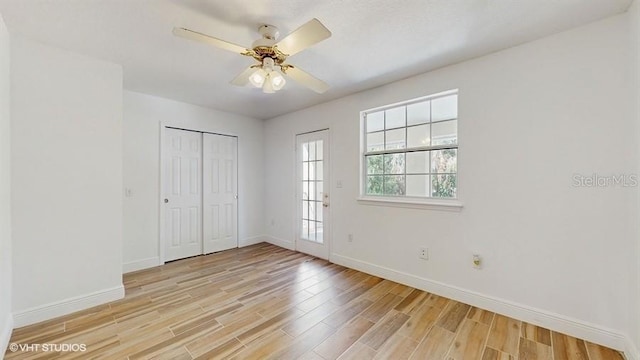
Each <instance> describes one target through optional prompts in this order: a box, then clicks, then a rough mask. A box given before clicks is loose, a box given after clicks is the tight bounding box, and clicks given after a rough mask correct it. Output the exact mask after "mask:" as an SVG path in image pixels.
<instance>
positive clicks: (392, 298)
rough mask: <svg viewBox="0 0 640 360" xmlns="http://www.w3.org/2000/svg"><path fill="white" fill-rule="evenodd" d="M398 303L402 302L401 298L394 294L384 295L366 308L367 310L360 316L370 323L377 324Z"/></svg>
mask: <svg viewBox="0 0 640 360" xmlns="http://www.w3.org/2000/svg"><path fill="white" fill-rule="evenodd" d="M400 301H402V298H401V297H400V296H397V295H394V294H386V295H385V296H383V297H381V298H379V299H378V300H376V301H375V302H374V303H373V304H372V305H371V306H370V307H369V308H367V310H365V311H364V312H363V313H362V315H361V316H362V317H363V318H365V319H368V320H370V321H372V322H377V321H378V320H380V319H381V318H382V317H383V316H384V315H385V314H387V313H388V312H389V311H390V310H391V309H393V308H394V307H395V306H396V304H398V303H399V302H400Z"/></svg>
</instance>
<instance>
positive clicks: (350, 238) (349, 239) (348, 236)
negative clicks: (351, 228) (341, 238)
mask: <svg viewBox="0 0 640 360" xmlns="http://www.w3.org/2000/svg"><path fill="white" fill-rule="evenodd" d="M347 241H348V242H353V234H349V235H347Z"/></svg>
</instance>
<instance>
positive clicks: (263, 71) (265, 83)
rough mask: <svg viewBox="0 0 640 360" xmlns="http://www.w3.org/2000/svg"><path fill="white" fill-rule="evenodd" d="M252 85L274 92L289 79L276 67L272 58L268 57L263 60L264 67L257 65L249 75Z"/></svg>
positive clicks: (265, 91)
mask: <svg viewBox="0 0 640 360" xmlns="http://www.w3.org/2000/svg"><path fill="white" fill-rule="evenodd" d="M249 82H250V83H251V85H253V86H255V87H257V88H262V92H264V93H267V94H272V93H274V92H276V91H278V90H280V89H282V88H283V87H284V85H285V84H286V83H287V81H286V80H285V79H284V77H283V76H282V75H281V74H280V73H279V72H278V71H277V70H276V69H275V68H274V61H273V59H272V58H269V57H266V58H264V60H263V61H262V67H260V66H256V67H255V71H254V72H253V73H252V74H251V75H250V76H249Z"/></svg>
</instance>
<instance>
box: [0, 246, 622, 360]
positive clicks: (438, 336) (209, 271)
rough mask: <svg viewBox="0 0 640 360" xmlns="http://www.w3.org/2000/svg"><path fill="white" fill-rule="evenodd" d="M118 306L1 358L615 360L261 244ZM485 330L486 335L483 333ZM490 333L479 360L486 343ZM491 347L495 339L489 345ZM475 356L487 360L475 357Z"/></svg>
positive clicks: (40, 328)
mask: <svg viewBox="0 0 640 360" xmlns="http://www.w3.org/2000/svg"><path fill="white" fill-rule="evenodd" d="M123 283H124V285H125V294H126V295H125V298H124V299H121V300H117V301H113V302H111V303H108V304H104V305H100V306H96V307H92V308H89V309H86V310H82V311H79V312H76V313H73V314H68V315H65V316H61V317H58V318H55V319H51V320H47V321H44V322H42V323H38V324H33V325H30V326H25V327H22V328H19V329H15V330H14V331H13V333H12V336H11V339H10V342H15V343H21V344H36V343H37V344H42V343H52V344H62V343H66V344H85V345H86V346H87V350H86V351H85V352H77V353H73V352H47V353H45V352H43V351H39V352H20V351H19V352H15V353H12V352H10V351H9V350H8V351H7V352H6V353H5V354H4V358H5V359H9V360H14V359H55V360H69V359H106V360H112V359H122V360H133V359H145V360H146V359H178V360H188V359H191V358H199V359H226V358H237V359H241V358H260V359H278V360H280V359H285V360H286V359H292V360H293V359H296V360H298V359H301V360H305V359H306V360H326V359H335V358H341V359H358V360H360V359H371V358H374V357H375V358H376V359H394V360H396V359H407V358H413V359H434V360H440V359H444V358H445V355H447V354H448V356H447V358H450V359H459V358H465V360H466V359H469V360H475V359H484V360H493V359H500V360H502V359H504V360H507V359H509V360H511V359H518V360H529V359H543V360H548V359H552V360H563V359H585V360H586V359H589V360H609V359H613V360H619V359H621V355H620V353H618V352H616V351H614V350H611V349H608V348H604V347H601V346H599V345H595V344H591V343H586V342H585V341H582V340H579V339H575V338H572V337H570V336H566V335H562V334H557V333H552V332H551V331H550V330H548V329H544V328H541V327H537V326H534V325H530V324H527V323H522V324H521V325H520V327H519V328H518V327H517V326H514V324H519V322H518V321H517V320H513V319H509V318H506V317H504V316H500V315H497V314H495V315H494V314H493V313H492V312H490V311H486V310H482V309H479V308H475V307H471V306H469V305H466V304H462V303H459V302H457V301H454V300H450V299H447V298H445V297H442V296H438V295H435V294H432V293H427V292H424V291H422V290H419V289H415V288H412V287H409V286H407V285H402V284H398V283H395V282H392V281H390V280H383V279H381V278H379V277H376V276H373V275H369V274H366V273H363V272H359V271H356V270H354V269H349V268H345V267H342V266H340V265H336V264H332V263H330V262H328V261H326V260H321V259H317V258H314V257H312V256H310V255H306V254H302V253H296V252H294V251H290V250H287V249H283V248H279V247H277V246H274V245H271V244H267V243H261V244H256V245H251V246H248V247H244V248H239V249H233V250H229V251H223V252H219V253H214V254H210V255H206V256H196V257H192V258H188V259H183V260H178V261H174V262H170V263H167V264H165V265H162V266H157V267H154V268H151V269H146V270H142V271H137V272H133V273H128V274H125V275H124V276H123ZM486 329H489V330H487V331H486ZM486 332H488V334H489V335H487V344H489V345H490V346H484V349H483V351H481V350H480V349H482V346H481V345H480V344H481V339H482V336H483V334H484V333H486ZM489 338H490V339H489ZM480 356H482V357H480Z"/></svg>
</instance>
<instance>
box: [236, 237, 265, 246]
mask: <svg viewBox="0 0 640 360" xmlns="http://www.w3.org/2000/svg"><path fill="white" fill-rule="evenodd" d="M265 241H267V239H266V236H264V235H258V236H252V237H248V238H246V239H241V240H240V241H238V247H245V246H249V245H255V244H260V243H261V242H265Z"/></svg>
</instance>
